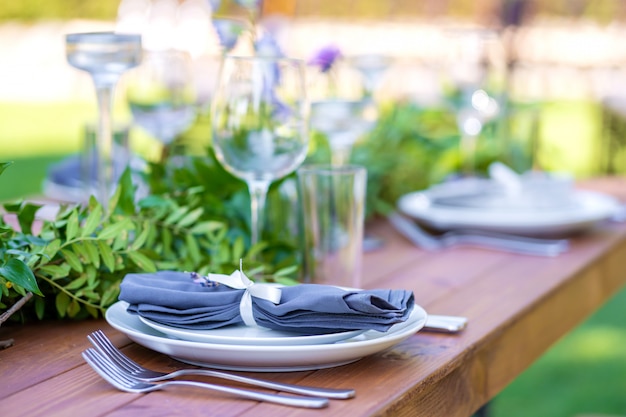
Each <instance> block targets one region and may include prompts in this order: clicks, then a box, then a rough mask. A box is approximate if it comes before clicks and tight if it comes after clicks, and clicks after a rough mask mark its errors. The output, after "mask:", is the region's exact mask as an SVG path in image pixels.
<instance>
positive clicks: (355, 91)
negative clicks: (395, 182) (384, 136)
mask: <svg viewBox="0 0 626 417" xmlns="http://www.w3.org/2000/svg"><path fill="white" fill-rule="evenodd" d="M321 75H323V76H321ZM313 79H314V80H315V81H314V82H312V83H311V84H310V99H311V128H312V129H315V130H317V131H318V132H321V133H323V134H324V135H326V137H327V139H328V144H329V146H330V150H331V164H332V165H334V166H341V165H345V164H346V163H347V162H348V161H349V159H350V153H351V151H352V147H353V146H354V144H355V142H356V141H357V140H358V139H359V138H360V137H361V136H363V135H364V134H365V133H367V132H368V131H370V130H371V129H372V127H373V126H374V124H375V123H376V120H377V118H378V108H377V106H376V104H375V102H374V101H373V100H372V97H370V96H368V95H367V88H366V87H365V86H364V81H365V78H364V77H362V76H361V74H360V73H359V72H358V71H357V70H356V69H355V68H353V67H351V66H350V65H346V64H345V63H337V64H335V68H333V70H332V71H330V72H328V73H325V74H318V76H317V77H313Z"/></svg>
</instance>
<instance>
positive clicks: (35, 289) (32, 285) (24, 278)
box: [0, 258, 43, 296]
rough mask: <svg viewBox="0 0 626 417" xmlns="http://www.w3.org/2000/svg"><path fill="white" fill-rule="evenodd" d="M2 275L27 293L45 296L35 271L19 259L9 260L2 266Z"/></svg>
mask: <svg viewBox="0 0 626 417" xmlns="http://www.w3.org/2000/svg"><path fill="white" fill-rule="evenodd" d="M0 275H1V276H3V277H4V278H6V279H7V280H8V281H11V282H12V283H13V284H15V285H19V286H20V287H22V288H24V289H25V290H26V291H30V292H32V293H34V294H37V295H41V296H43V294H42V293H41V290H40V289H39V286H38V285H37V279H36V278H35V275H34V274H33V271H31V270H30V268H29V267H28V266H27V265H26V264H25V263H24V262H23V261H21V260H19V259H15V258H12V259H9V260H8V262H7V263H6V264H4V265H3V266H0Z"/></svg>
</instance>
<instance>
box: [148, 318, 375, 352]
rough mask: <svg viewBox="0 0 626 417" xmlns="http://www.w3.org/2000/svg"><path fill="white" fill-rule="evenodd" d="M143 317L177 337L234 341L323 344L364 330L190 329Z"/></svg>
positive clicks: (231, 342)
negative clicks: (322, 331) (330, 331)
mask: <svg viewBox="0 0 626 417" xmlns="http://www.w3.org/2000/svg"><path fill="white" fill-rule="evenodd" d="M139 320H141V321H142V322H143V323H144V324H146V325H147V326H150V327H152V328H153V329H155V330H158V331H160V332H161V333H164V334H166V335H168V336H170V337H173V338H176V339H182V340H189V341H193V342H206V343H220V344H231V345H255V346H267V345H320V344H323V343H335V342H338V341H340V340H344V339H349V338H351V337H354V336H357V335H359V334H361V333H363V330H354V331H349V332H338V333H330V334H320V335H303V334H297V333H293V332H281V331H278V330H272V329H266V328H262V327H250V326H244V325H240V326H239V325H236V326H227V327H222V328H220V329H213V330H190V329H181V328H178V327H172V326H167V325H165V324H161V323H156V322H154V321H152V320H149V319H147V318H145V317H141V316H139Z"/></svg>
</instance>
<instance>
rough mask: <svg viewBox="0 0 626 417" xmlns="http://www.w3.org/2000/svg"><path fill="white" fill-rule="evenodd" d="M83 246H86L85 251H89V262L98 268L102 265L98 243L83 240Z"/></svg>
mask: <svg viewBox="0 0 626 417" xmlns="http://www.w3.org/2000/svg"><path fill="white" fill-rule="evenodd" d="M82 244H83V247H84V248H85V251H86V252H87V256H88V258H87V259H89V262H90V263H91V264H93V265H94V266H95V267H96V268H99V267H100V255H98V248H96V245H95V244H94V243H93V242H91V241H89V240H85V241H83V242H82Z"/></svg>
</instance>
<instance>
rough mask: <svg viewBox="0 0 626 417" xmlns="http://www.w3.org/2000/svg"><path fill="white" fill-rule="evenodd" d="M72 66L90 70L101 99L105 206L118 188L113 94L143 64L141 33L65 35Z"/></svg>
mask: <svg viewBox="0 0 626 417" xmlns="http://www.w3.org/2000/svg"><path fill="white" fill-rule="evenodd" d="M65 46H66V57H67V61H68V63H69V64H70V65H72V66H73V67H75V68H78V69H80V70H83V71H86V72H88V73H89V74H90V75H91V78H92V80H93V83H94V86H95V90H96V97H97V100H98V128H97V135H96V143H97V147H96V148H97V149H96V158H95V159H96V165H95V167H94V168H95V170H94V171H95V182H96V183H95V185H96V198H97V199H98V200H99V201H100V203H101V204H103V205H105V204H106V202H107V201H108V199H109V197H110V195H111V194H112V193H113V190H114V188H115V187H114V181H115V172H114V158H115V157H114V154H113V120H112V108H113V93H114V89H115V86H116V84H117V82H118V80H119V78H120V76H121V75H122V74H123V73H124V72H126V71H127V70H129V69H130V68H133V67H135V66H137V65H138V64H139V62H140V61H141V56H142V49H141V36H140V35H136V34H120V33H114V32H88V33H72V34H68V35H66V38H65Z"/></svg>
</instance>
